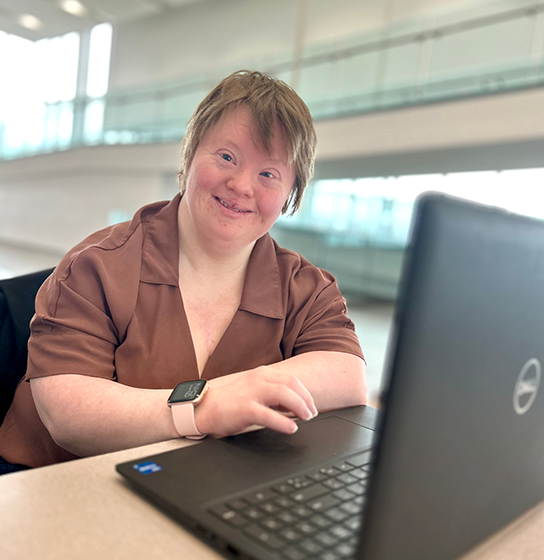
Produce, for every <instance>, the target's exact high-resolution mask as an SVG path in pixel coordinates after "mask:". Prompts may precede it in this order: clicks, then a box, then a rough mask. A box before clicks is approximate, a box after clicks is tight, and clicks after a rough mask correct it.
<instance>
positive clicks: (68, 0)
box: [60, 0, 87, 16]
mask: <svg viewBox="0 0 544 560" xmlns="http://www.w3.org/2000/svg"><path fill="white" fill-rule="evenodd" d="M60 7H61V8H62V9H63V10H64V11H65V12H68V13H69V14H72V15H73V16H83V15H85V14H86V13H87V8H85V6H84V5H83V4H82V3H81V2H78V0H63V2H61V3H60Z"/></svg>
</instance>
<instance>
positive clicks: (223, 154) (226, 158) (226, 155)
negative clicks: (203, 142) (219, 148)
mask: <svg viewBox="0 0 544 560" xmlns="http://www.w3.org/2000/svg"><path fill="white" fill-rule="evenodd" d="M219 155H220V156H221V158H223V159H224V160H225V161H229V162H230V161H232V156H231V155H230V154H226V153H221V154H219Z"/></svg>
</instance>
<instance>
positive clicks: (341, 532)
mask: <svg viewBox="0 0 544 560" xmlns="http://www.w3.org/2000/svg"><path fill="white" fill-rule="evenodd" d="M329 534H331V535H333V536H334V537H336V538H337V539H339V540H344V539H347V538H349V537H351V531H350V530H349V529H346V527H342V525H337V526H336V527H332V528H331V529H329Z"/></svg>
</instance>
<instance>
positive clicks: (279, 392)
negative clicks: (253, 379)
mask: <svg viewBox="0 0 544 560" xmlns="http://www.w3.org/2000/svg"><path fill="white" fill-rule="evenodd" d="M257 391H258V392H257V394H256V395H255V397H256V399H257V400H258V401H259V402H260V403H261V404H263V405H265V406H266V407H268V408H270V407H281V408H283V409H285V410H288V411H289V412H292V413H293V414H295V415H296V416H297V417H298V418H300V419H301V420H311V419H312V418H313V417H314V414H313V412H312V411H311V410H310V408H309V407H308V405H307V404H306V401H305V400H304V398H302V397H301V395H300V394H299V393H297V392H296V391H294V390H293V389H291V388H290V387H287V386H286V385H282V384H280V383H267V384H266V385H261V386H259V387H258V388H257Z"/></svg>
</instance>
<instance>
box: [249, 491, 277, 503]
mask: <svg viewBox="0 0 544 560" xmlns="http://www.w3.org/2000/svg"><path fill="white" fill-rule="evenodd" d="M272 498H277V495H276V493H275V492H272V490H261V491H259V492H254V493H252V494H249V495H247V496H244V499H245V500H247V501H248V502H249V503H250V504H253V505H257V504H262V503H263V502H266V501H267V500H271V499H272Z"/></svg>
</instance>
